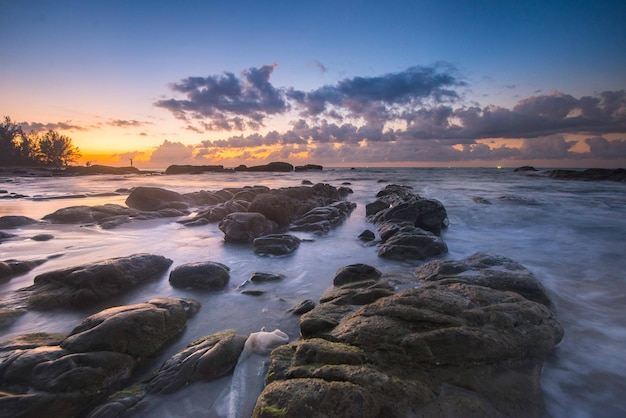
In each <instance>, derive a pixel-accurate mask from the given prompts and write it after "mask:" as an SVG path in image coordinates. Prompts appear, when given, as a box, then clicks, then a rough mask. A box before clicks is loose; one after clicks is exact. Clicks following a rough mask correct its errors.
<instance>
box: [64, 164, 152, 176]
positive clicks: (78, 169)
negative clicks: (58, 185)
mask: <svg viewBox="0 0 626 418" xmlns="http://www.w3.org/2000/svg"><path fill="white" fill-rule="evenodd" d="M62 173H63V174H72V175H82V176H85V175H93V174H138V173H140V170H139V169H138V168H137V167H110V166H107V165H97V164H96V165H90V166H88V167H87V166H74V165H70V166H68V167H66V168H65V170H63V171H62Z"/></svg>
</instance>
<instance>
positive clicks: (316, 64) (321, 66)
mask: <svg viewBox="0 0 626 418" xmlns="http://www.w3.org/2000/svg"><path fill="white" fill-rule="evenodd" d="M309 66H311V67H315V68H317V69H318V70H320V72H321V73H322V74H324V73H325V72H327V71H328V68H326V66H325V65H324V64H322V63H321V62H320V61H319V60H313V61H310V62H309Z"/></svg>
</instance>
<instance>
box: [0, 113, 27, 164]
mask: <svg viewBox="0 0 626 418" xmlns="http://www.w3.org/2000/svg"><path fill="white" fill-rule="evenodd" d="M23 138H24V132H22V127H21V126H19V125H18V124H16V123H14V122H13V121H12V120H11V118H10V117H8V116H5V118H4V123H0V164H1V165H16V164H20V163H21V161H20V160H21V159H22V158H21V153H20V150H19V147H20V143H21V141H22V139H23Z"/></svg>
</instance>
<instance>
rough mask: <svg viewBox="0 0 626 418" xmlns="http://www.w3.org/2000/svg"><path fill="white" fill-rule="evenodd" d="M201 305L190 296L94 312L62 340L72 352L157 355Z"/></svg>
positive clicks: (136, 355) (63, 344)
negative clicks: (189, 297) (188, 297)
mask: <svg viewBox="0 0 626 418" xmlns="http://www.w3.org/2000/svg"><path fill="white" fill-rule="evenodd" d="M199 308H200V304H199V303H198V302H196V301H193V300H190V299H176V298H159V299H151V300H149V301H148V302H146V303H138V304H135V305H126V306H118V307H114V308H109V309H105V310H103V311H101V312H99V313H97V314H94V315H91V316H90V317H88V318H86V319H85V320H84V321H83V322H82V323H81V324H79V325H78V326H77V327H76V328H74V330H72V332H71V333H70V335H69V336H68V337H67V338H66V339H65V341H63V342H62V343H61V348H63V349H65V350H67V351H70V352H78V353H80V352H89V351H112V352H115V353H123V354H128V355H130V356H132V357H135V358H146V357H150V356H152V355H154V354H155V353H156V352H157V351H159V350H160V349H161V347H163V346H164V345H165V344H166V343H168V342H169V341H170V340H171V339H172V338H174V337H175V336H177V335H178V334H180V332H182V331H183V329H184V327H185V323H186V321H187V318H189V317H190V316H191V315H193V314H194V313H196V312H197V311H198V309H199Z"/></svg>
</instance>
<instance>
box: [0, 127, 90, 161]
mask: <svg viewBox="0 0 626 418" xmlns="http://www.w3.org/2000/svg"><path fill="white" fill-rule="evenodd" d="M78 157H80V151H79V149H78V148H77V147H75V146H74V145H73V144H72V139H71V138H70V137H68V136H66V135H61V134H60V133H58V132H56V131H54V130H49V131H48V132H46V133H43V134H38V133H37V132H34V131H32V132H30V133H24V131H23V130H22V127H21V126H20V125H18V124H17V123H15V122H13V121H12V120H11V118H10V117H8V116H5V118H4V122H3V123H0V166H11V165H13V166H14V165H27V166H33V165H34V166H37V165H41V166H51V167H64V166H67V165H68V164H69V163H71V162H73V161H76V159H77V158H78Z"/></svg>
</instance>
